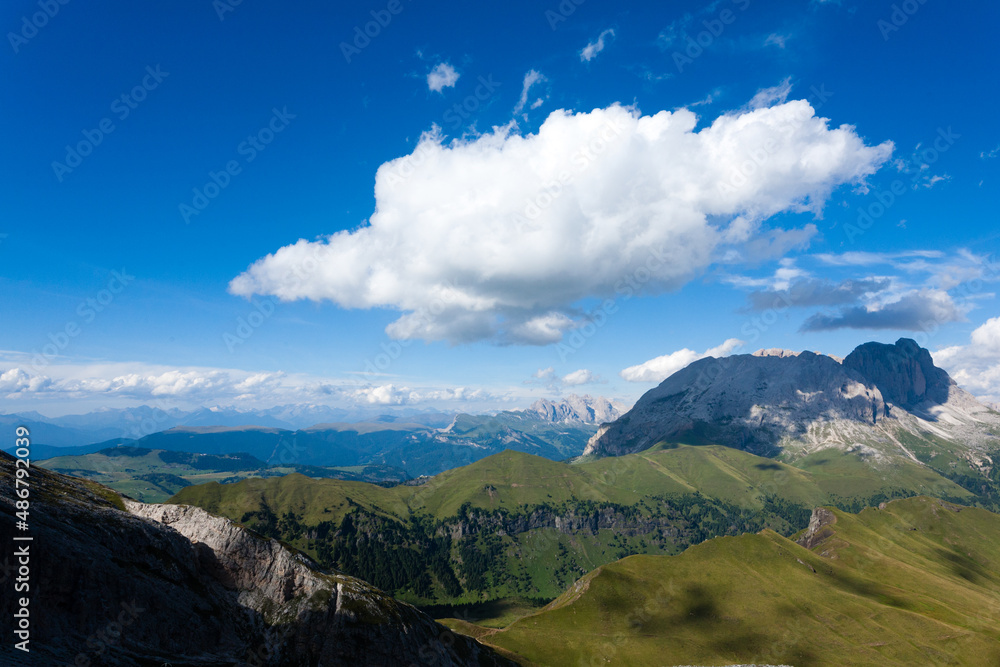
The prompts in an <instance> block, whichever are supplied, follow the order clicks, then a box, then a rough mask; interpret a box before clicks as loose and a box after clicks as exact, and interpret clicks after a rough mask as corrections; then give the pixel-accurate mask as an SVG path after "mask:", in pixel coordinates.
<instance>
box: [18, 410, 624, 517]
mask: <svg viewBox="0 0 1000 667" xmlns="http://www.w3.org/2000/svg"><path fill="white" fill-rule="evenodd" d="M622 411H623V407H622V406H621V405H620V404H617V403H612V402H611V401H608V400H607V399H604V398H593V397H590V396H583V397H580V396H570V397H569V398H567V399H565V400H564V401H559V402H552V401H548V400H543V401H538V402H536V403H535V404H534V405H532V406H531V407H530V408H529V409H527V410H511V411H505V412H499V413H497V414H495V415H467V414H458V415H452V416H447V421H444V419H443V417H446V415H441V414H433V413H421V414H419V415H414V417H415V418H420V419H422V420H423V421H424V422H431V423H433V424H444V426H443V427H439V426H434V425H428V424H427V423H418V422H407V421H404V420H402V419H401V418H397V417H394V416H383V417H381V418H379V419H378V420H375V421H367V422H331V423H320V424H314V425H311V426H308V427H306V428H299V429H290V428H285V427H282V426H261V425H259V424H250V425H246V424H240V425H232V424H225V423H215V424H202V423H201V422H206V421H209V420H210V419H213V418H217V419H218V420H219V421H220V422H226V421H229V422H236V421H239V419H243V420H250V421H252V420H255V419H257V418H258V417H259V415H260V413H235V412H233V411H224V410H223V411H212V410H203V411H197V412H194V413H179V412H178V413H175V414H174V415H173V417H174V418H177V419H180V418H183V419H185V420H186V422H185V423H184V424H182V425H177V426H172V427H170V428H166V429H165V430H162V431H156V432H153V433H149V434H148V435H144V436H142V437H139V438H123V437H117V438H111V439H109V440H104V441H101V442H96V443H93V444H88V445H81V446H76V447H65V448H63V447H54V446H52V445H49V444H45V443H46V439H45V436H46V435H47V434H50V433H53V432H59V431H60V430H62V431H63V432H64V435H65V434H66V433H70V431H69V430H68V428H69V427H64V426H57V425H53V424H49V423H47V422H26V423H27V424H28V426H29V427H30V428H32V435H33V439H34V441H35V443H36V444H34V445H33V446H32V454H33V457H34V458H35V459H36V460H45V459H49V458H54V457H60V458H64V457H67V456H86V455H89V454H93V453H95V452H98V451H101V450H105V449H108V448H110V447H117V446H129V447H137V448H140V449H144V450H166V451H175V452H191V453H202V454H213V455H225V454H237V453H243V454H248V455H250V456H252V457H255V458H256V459H259V460H260V461H262V462H264V464H266V465H267V466H271V467H274V466H279V467H281V466H284V467H286V468H288V467H289V466H291V467H292V468H290V469H287V470H286V472H291V471H292V469H295V466H299V467H302V466H325V467H329V466H333V467H344V466H374V467H375V468H376V469H377V470H378V471H388V473H389V474H388V476H386V477H384V479H398V475H397V473H401V474H402V475H403V476H404V477H407V476H408V477H419V476H421V475H434V474H437V473H439V472H442V471H444V470H447V469H449V468H455V467H458V466H462V465H467V464H469V463H472V462H474V461H478V460H479V459H481V458H483V457H486V456H489V455H490V454H495V453H497V452H501V451H503V450H504V449H512V450H517V451H523V452H528V453H532V454H537V455H538V456H543V457H546V458H549V459H553V460H562V459H568V458H572V457H575V456H579V455H580V454H581V453H582V452H583V448H584V446H585V445H586V443H587V441H588V440H589V439H590V437H591V436H592V435H593V434H594V433H595V432H596V430H597V426H598V424H599V423H601V422H603V421H607V420H609V419H614V418H617V417H618V416H619V415H621V413H622ZM305 414H308V415H310V416H311V417H317V416H320V414H321V413H319V412H317V411H308V412H303V413H300V417H303V415H305ZM35 417H36V419H37V417H40V415H37V416H35ZM126 417H127V418H128V419H138V418H140V417H142V418H143V419H147V420H149V419H152V416H151V413H150V412H149V409H148V408H145V407H144V408H137V409H135V410H132V411H115V412H110V411H102V412H98V413H91V414H90V415H82V416H77V417H70V418H63V419H64V423H66V424H73V425H75V426H74V429H75V428H76V427H86V426H89V427H92V428H98V429H99V431H97V432H101V433H104V434H106V432H107V431H108V430H109V429H110V428H111V427H109V426H107V425H108V424H109V423H111V422H113V421H115V420H118V421H119V422H121V421H122V420H124V419H126ZM4 418H5V419H13V421H12V422H11V423H12V424H15V423H21V422H20V421H18V420H17V418H16V417H14V416H11V415H5V416H4ZM161 423H169V422H165V421H163V422H161ZM112 430H113V429H112ZM72 435H73V437H80V435H79V431H76V430H73V431H72ZM8 451H10V450H8ZM57 465H58V466H59V467H60V468H64V467H65V466H66V465H69V464H65V463H64V462H59V463H58V464H57ZM72 465H73V466H76V468H74V469H78V470H91V469H93V468H92V466H93V465H94V462H93V461H91V462H85V461H77V462H75V463H73V464H72ZM158 473H171V474H172V471H169V470H157V471H153V470H146V471H145V474H147V475H148V474H158ZM377 474H382V473H381V472H378V473H377ZM320 476H327V475H320ZM337 476H338V477H343V476H344V475H343V474H340V473H338V474H337ZM101 479H102V481H105V482H108V481H111V480H109V479H105V478H101ZM367 479H370V480H372V481H375V480H376V478H375V477H367ZM117 481H121V480H117ZM147 481H148V480H147ZM175 482H176V480H175ZM150 492H151V493H153V495H152V496H150V497H158V495H157V493H158V492H157V491H156V490H155V489H152V490H150Z"/></svg>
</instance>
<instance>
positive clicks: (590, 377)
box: [562, 368, 598, 387]
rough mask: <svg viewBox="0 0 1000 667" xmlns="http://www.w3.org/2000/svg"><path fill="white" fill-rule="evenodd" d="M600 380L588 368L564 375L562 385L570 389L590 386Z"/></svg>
mask: <svg viewBox="0 0 1000 667" xmlns="http://www.w3.org/2000/svg"><path fill="white" fill-rule="evenodd" d="M597 380H598V378H597V376H596V375H594V374H593V373H592V372H590V371H589V370H587V369H586V368H581V369H580V370H578V371H573V372H572V373H568V374H567V375H564V376H563V378H562V383H563V384H565V385H568V386H570V387H577V386H579V385H581V384H590V383H592V382H596V381H597Z"/></svg>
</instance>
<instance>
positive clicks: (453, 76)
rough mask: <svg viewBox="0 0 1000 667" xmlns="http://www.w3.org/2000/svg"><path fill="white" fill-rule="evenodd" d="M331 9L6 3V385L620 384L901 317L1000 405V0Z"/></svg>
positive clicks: (19, 388)
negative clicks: (999, 39)
mask: <svg viewBox="0 0 1000 667" xmlns="http://www.w3.org/2000/svg"><path fill="white" fill-rule="evenodd" d="M335 4H337V5H338V6H330V3H319V2H288V3H280V4H279V3H261V2H250V1H244V2H242V3H240V4H238V5H236V4H232V3H231V0H218V1H217V2H214V3H213V2H211V1H210V0H199V1H188V2H181V3H167V2H163V3H144V4H143V5H141V6H139V5H127V4H124V3H110V2H91V3H76V2H69V3H67V4H64V5H60V4H58V3H51V6H50V5H49V4H47V3H46V2H44V0H43V2H37V1H36V2H22V1H12V2H7V3H4V6H3V8H2V9H0V25H2V26H3V29H4V33H5V34H6V38H5V42H6V43H5V44H4V45H3V47H2V48H0V54H2V55H0V59H2V61H0V85H2V89H3V90H4V91H5V93H6V95H5V102H4V104H3V105H2V106H0V118H2V120H3V121H4V126H5V127H6V128H7V132H5V133H4V136H3V139H2V140H0V141H2V147H0V165H2V166H0V169H2V179H0V206H2V211H3V221H2V222H0V233H2V234H4V235H5V236H3V237H2V238H0V260H2V261H0V294H2V298H0V322H2V324H0V395H2V396H3V398H2V399H0V401H2V402H0V410H2V411H6V412H16V411H19V410H28V409H37V410H39V411H41V412H43V413H46V414H59V413H66V412H83V411H86V410H90V409H94V408H98V407H102V406H121V405H134V404H142V403H150V402H157V403H158V404H160V405H178V406H193V405H216V404H221V405H237V406H247V407H249V406H266V405H273V404H278V403H330V404H335V405H342V404H358V403H360V404H367V405H376V406H378V405H386V406H391V405H404V404H405V405H411V406H415V407H440V408H446V409H465V410H486V409H493V408H498V407H517V406H523V405H526V404H527V403H529V402H531V400H533V398H535V397H540V396H552V395H558V394H560V393H569V392H576V393H591V394H594V395H597V394H601V395H605V396H609V397H617V398H621V399H623V400H625V401H631V400H634V399H635V398H636V397H637V396H638V395H640V394H641V393H642V392H644V391H645V390H647V389H648V388H650V387H652V386H654V385H655V383H656V382H657V381H658V380H659V379H662V377H664V375H665V374H666V373H669V372H671V371H673V370H676V369H677V368H679V367H681V366H682V365H683V364H684V363H687V362H690V361H691V360H692V359H694V358H696V357H697V356H699V355H701V354H705V353H709V352H711V353H713V354H728V353H732V352H749V351H753V350H756V349H758V348H761V347H783V348H791V349H796V350H798V349H812V350H820V351H823V352H827V353H830V354H835V355H845V354H847V353H848V352H849V351H850V350H851V349H853V347H854V346H855V345H857V344H858V343H861V342H863V341H866V340H882V341H893V340H895V339H896V338H898V337H900V336H910V337H914V338H916V339H917V340H918V341H919V342H921V344H923V345H925V346H926V347H928V348H930V349H931V350H932V351H934V352H935V358H936V359H937V360H938V363H940V364H942V365H944V366H945V367H946V368H948V369H949V370H950V371H951V372H952V373H953V374H954V375H955V376H956V377H957V378H959V380H960V382H962V383H963V384H964V385H965V386H967V387H968V388H969V389H970V390H972V391H974V393H976V394H977V395H980V396H984V397H987V398H990V399H991V400H998V399H997V397H998V396H1000V362H998V356H1000V320H998V319H996V318H997V317H998V315H1000V304H998V302H997V299H996V298H995V296H994V292H995V290H996V286H997V283H998V281H1000V266H998V265H997V257H996V256H995V255H994V253H996V252H997V250H998V247H1000V234H998V231H997V224H996V214H995V212H994V211H995V204H996V194H997V191H998V190H997V184H998V176H1000V159H998V149H1000V131H998V129H997V126H996V120H995V118H996V105H997V101H998V100H997V92H996V91H997V80H996V76H997V75H996V72H997V71H998V65H1000V63H998V56H997V50H996V48H995V46H994V44H993V39H994V36H993V34H992V32H993V27H994V26H996V25H997V20H998V19H1000V9H998V8H997V7H996V5H994V4H992V3H984V2H960V3H944V2H939V1H936V0H927V1H926V2H923V3H920V2H918V1H916V0H912V1H911V2H908V3H892V2H884V3H883V2H866V3H852V2H849V1H846V0H845V1H843V2H833V1H831V2H817V1H815V0H813V1H806V0H802V1H798V2H775V3H764V2H762V1H760V0H735V1H733V0H720V1H718V2H714V3H711V4H703V3H682V2H678V3H652V2H650V3H629V4H627V5H622V4H621V3H610V2H600V1H599V0H585V1H584V2H580V3H579V4H576V3H574V2H571V1H570V0H566V1H565V2H563V3H562V4H560V3H558V2H551V3H534V2H532V3H526V2H506V3H481V4H480V5H478V6H475V7H470V6H469V5H468V3H433V4H421V3H418V2H411V1H410V0H399V1H398V2H373V3H370V4H369V3H363V2H352V3H335ZM46 12H47V13H46ZM50 15H51V16H50ZM366 30H367V32H368V35H365V34H364V33H365V31H366ZM529 84H531V85H529ZM822 119H828V121H824V120H822ZM81 153H85V155H81ZM383 165H384V166H383ZM380 167H382V171H379V168H380ZM213 174H214V176H213ZM377 174H378V176H377ZM726 184H729V185H731V186H732V187H730V188H729V189H728V191H727V190H726V188H725V187H724V186H725V185H726ZM207 195H211V197H209V196H207ZM532 205H534V207H535V208H534V209H532ZM863 213H867V215H863ZM868 216H870V217H868ZM331 235H335V236H331ZM300 239H301V241H300ZM296 244H297V245H296ZM279 251H280V252H279ZM656 252H659V253H660V254H659V255H657V256H658V257H659V258H660V259H658V260H655V261H654V262H653V263H654V266H652V267H651V268H649V269H647V268H643V267H644V266H646V262H647V261H649V258H650V257H651V256H652V255H651V253H652V254H653V255H655V254H656ZM268 258H269V259H268ZM251 266H253V268H251ZM630 281H631V282H630ZM624 285H631V286H630V287H625V286H624Z"/></svg>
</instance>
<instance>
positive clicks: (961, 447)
mask: <svg viewBox="0 0 1000 667" xmlns="http://www.w3.org/2000/svg"><path fill="white" fill-rule="evenodd" d="M998 427H1000V415H998V414H997V413H996V412H995V411H993V410H991V409H990V408H989V407H987V406H986V405H983V404H982V403H979V402H978V401H977V400H976V399H975V398H974V397H973V396H971V395H970V394H969V393H968V392H966V391H964V390H962V389H961V388H959V387H958V386H957V385H956V384H955V382H954V381H953V380H952V379H951V378H950V377H949V376H948V374H947V372H945V371H944V370H942V369H940V368H937V367H936V366H935V365H934V362H933V359H932V358H931V355H930V353H929V352H928V351H927V350H925V349H923V348H921V347H920V346H919V345H917V343H916V342H915V341H913V340H910V339H907V338H902V339H900V340H898V341H897V342H896V343H895V345H887V344H883V343H865V344H863V345H860V346H859V347H858V348H857V349H855V350H854V351H853V352H851V354H849V355H848V356H847V357H846V358H844V359H843V360H840V359H838V358H836V357H831V356H827V355H823V354H816V353H813V352H801V353H794V352H789V351H787V350H761V351H759V352H757V353H754V354H742V355H733V356H731V357H725V358H721V359H716V358H713V357H708V358H705V359H701V360H699V361H696V362H694V363H692V364H691V365H689V366H687V367H686V368H684V369H682V370H680V371H677V372H676V373H674V374H673V375H671V376H670V377H668V378H667V379H666V380H664V381H663V382H662V383H661V384H660V385H659V386H658V387H656V388H654V389H651V390H650V391H648V392H646V394H644V395H643V396H642V398H640V399H639V401H638V402H637V403H636V404H635V406H634V407H633V408H632V410H630V411H629V412H627V413H626V414H625V415H623V416H622V417H621V418H619V419H618V420H616V421H614V422H611V423H609V424H604V425H602V426H601V428H600V429H599V431H598V432H597V434H595V435H594V437H593V438H591V440H590V441H589V442H588V444H587V448H586V452H585V455H587V454H589V455H597V456H607V455H612V456H617V455H622V454H628V453H632V452H637V451H641V450H644V449H647V448H649V447H651V446H653V445H655V444H657V443H659V442H688V443H691V444H700V443H706V442H714V443H718V444H724V445H727V446H730V447H735V448H738V449H743V450H746V451H750V452H753V453H755V454H760V455H765V456H779V455H780V456H782V457H784V458H787V459H790V460H794V459H796V458H798V457H801V456H804V455H807V454H809V453H811V452H814V451H817V450H819V449H823V448H826V447H836V448H839V449H842V450H847V451H852V452H856V453H858V454H859V455H862V456H864V457H866V458H868V459H869V460H871V461H872V462H874V463H877V462H879V461H882V460H885V459H887V458H893V457H899V456H903V457H906V458H909V459H911V460H913V461H917V460H918V458H917V456H916V455H915V454H914V451H913V448H914V447H915V446H922V445H927V446H928V447H935V448H938V449H941V448H945V449H949V448H950V449H954V450H956V451H958V452H959V453H960V455H961V456H962V457H963V458H966V459H968V460H969V461H970V462H971V463H972V464H973V465H975V466H977V467H982V466H988V465H991V464H992V461H991V460H990V459H989V457H988V456H986V455H985V453H984V452H985V450H986V449H987V448H991V447H994V446H996V445H997V444H998V443H1000V437H998V436H1000V429H998Z"/></svg>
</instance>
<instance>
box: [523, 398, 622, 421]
mask: <svg viewBox="0 0 1000 667" xmlns="http://www.w3.org/2000/svg"><path fill="white" fill-rule="evenodd" d="M625 410H626V407H625V406H624V405H622V404H621V403H618V402H617V401H609V400H608V399H606V398H604V397H603V396H598V397H597V398H594V397H592V396H577V395H576V394H571V395H569V396H567V397H566V398H564V399H562V400H561V401H550V400H548V399H545V398H543V399H540V400H537V401H535V402H534V403H532V404H531V407H529V408H528V409H527V410H526V411H525V412H529V413H534V414H537V415H538V416H539V417H541V418H542V419H544V420H546V421H550V422H580V423H583V424H603V423H606V422H611V421H614V420H616V419H618V418H619V417H621V416H622V415H623V414H624V413H625Z"/></svg>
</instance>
